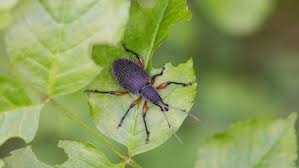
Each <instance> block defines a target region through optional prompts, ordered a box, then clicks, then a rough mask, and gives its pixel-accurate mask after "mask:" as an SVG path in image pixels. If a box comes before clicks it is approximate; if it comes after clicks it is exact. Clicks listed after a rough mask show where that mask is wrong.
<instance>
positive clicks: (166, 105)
mask: <svg viewBox="0 0 299 168" xmlns="http://www.w3.org/2000/svg"><path fill="white" fill-rule="evenodd" d="M160 108H161V111H168V110H169V108H168V104H165V103H163V105H161V106H160Z"/></svg>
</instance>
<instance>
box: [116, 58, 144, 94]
mask: <svg viewBox="0 0 299 168" xmlns="http://www.w3.org/2000/svg"><path fill="white" fill-rule="evenodd" d="M112 73H113V76H114V77H115V79H116V80H117V81H118V83H119V84H120V85H121V86H122V87H124V88H125V89H127V90H128V91H129V92H132V93H139V91H140V90H141V89H142V87H143V86H145V85H146V84H148V82H149V78H148V75H147V73H146V72H145V71H144V70H143V69H142V68H141V67H140V66H139V65H138V64H137V63H135V62H133V61H132V60H129V59H118V60H115V61H114V62H113V64H112Z"/></svg>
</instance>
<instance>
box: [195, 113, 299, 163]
mask: <svg viewBox="0 0 299 168" xmlns="http://www.w3.org/2000/svg"><path fill="white" fill-rule="evenodd" d="M296 118H297V115H296V114H291V115H290V116H289V117H288V118H287V119H285V120H275V121H272V120H261V121H247V122H242V123H238V124H236V125H234V126H233V127H232V128H230V129H229V130H227V131H226V132H225V133H223V134H219V135H215V136H214V137H212V138H211V139H209V140H208V141H207V142H206V143H205V144H203V145H202V146H201V147H200V148H199V153H198V156H197V158H198V160H197V163H196V166H195V167H197V168H206V167H209V168H237V167H242V168H281V167H283V168H295V167H296V166H295V161H296V158H297V154H296V151H297V147H296V134H295V132H296V131H295V128H294V125H295V121H296Z"/></svg>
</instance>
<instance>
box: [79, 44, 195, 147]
mask: <svg viewBox="0 0 299 168" xmlns="http://www.w3.org/2000/svg"><path fill="white" fill-rule="evenodd" d="M122 47H123V49H124V50H125V51H126V52H128V53H130V54H133V55H134V56H135V57H136V58H137V60H138V63H136V62H134V61H133V60H131V59H128V58H120V59H116V60H115V61H114V62H113V64H112V74H113V76H114V78H115V79H116V81H117V82H118V83H119V84H120V85H121V86H122V87H123V88H124V89H125V90H126V91H99V90H92V89H88V90H85V92H86V93H99V94H110V95H115V96H123V95H126V94H130V93H131V94H135V95H138V98H137V99H135V100H134V101H133V102H132V103H131V104H130V106H129V107H128V109H127V111H126V112H125V113H124V115H123V116H122V117H121V119H120V122H119V124H118V128H119V127H121V126H122V124H123V121H124V120H125V118H126V116H127V115H128V113H129V112H130V110H131V109H132V108H133V107H135V106H136V105H138V104H139V103H140V102H141V100H142V98H143V99H144V104H143V108H142V118H143V123H144V127H145V131H146V140H145V141H146V143H148V142H149V136H150V132H149V130H148V127H147V122H146V113H147V111H148V105H147V104H148V102H149V103H152V104H154V105H156V106H158V107H160V109H161V111H162V112H163V114H164V116H165V118H166V115H165V113H164V112H166V111H168V110H169V105H168V104H166V103H165V102H163V100H162V98H161V96H160V94H159V93H158V90H160V89H165V88H167V87H168V86H169V85H181V86H182V87H187V86H191V85H192V83H193V82H189V83H181V82H175V81H167V82H164V83H161V84H160V85H158V86H157V87H155V86H154V83H155V80H156V78H157V77H159V76H162V75H163V73H164V70H165V67H163V68H162V70H161V71H160V72H159V73H157V74H155V75H153V76H151V77H150V76H149V75H148V73H147V72H146V71H145V69H144V61H143V59H142V58H141V56H140V55H139V54H137V53H136V52H134V51H133V50H131V49H128V48H127V46H126V44H125V43H124V42H123V43H122ZM172 108H173V107H172ZM174 109H176V110H179V109H177V108H174ZM181 111H184V110H181ZM166 120H167V118H166ZM167 123H168V126H169V128H170V124H169V122H168V120H167Z"/></svg>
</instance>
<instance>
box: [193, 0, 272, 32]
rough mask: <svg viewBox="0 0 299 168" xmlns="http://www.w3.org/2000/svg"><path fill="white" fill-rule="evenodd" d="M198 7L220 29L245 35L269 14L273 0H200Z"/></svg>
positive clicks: (258, 25)
mask: <svg viewBox="0 0 299 168" xmlns="http://www.w3.org/2000/svg"><path fill="white" fill-rule="evenodd" d="M198 3H199V6H200V9H201V10H202V11H203V12H204V13H205V14H206V15H207V16H208V17H209V18H210V20H211V21H212V22H213V23H214V24H215V25H217V26H218V27H219V28H220V29H221V30H223V31H226V32H228V33H232V34H237V35H238V34H239V35H246V34H250V33H253V32H255V31H257V30H258V29H259V28H261V27H262V25H263V23H264V22H265V20H266V19H267V18H268V16H269V15H270V14H271V12H272V9H273V6H274V1H273V0H250V1H248V0H226V1H218V0H202V1H198Z"/></svg>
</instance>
